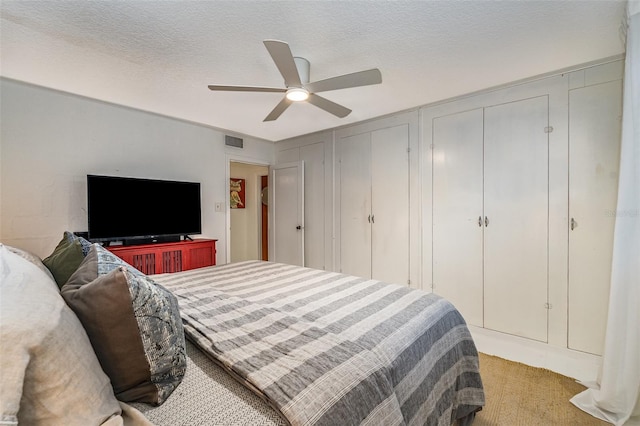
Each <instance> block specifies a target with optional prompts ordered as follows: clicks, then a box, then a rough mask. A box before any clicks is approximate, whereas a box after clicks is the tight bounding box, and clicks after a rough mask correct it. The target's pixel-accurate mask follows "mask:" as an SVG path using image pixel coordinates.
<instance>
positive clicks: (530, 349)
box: [469, 326, 602, 382]
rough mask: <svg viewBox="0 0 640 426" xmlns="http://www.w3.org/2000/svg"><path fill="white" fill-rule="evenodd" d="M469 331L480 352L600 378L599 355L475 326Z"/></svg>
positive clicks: (585, 379) (566, 373)
mask: <svg viewBox="0 0 640 426" xmlns="http://www.w3.org/2000/svg"><path fill="white" fill-rule="evenodd" d="M469 330H470V331H471V335H472V336H473V340H474V341H475V343H476V347H477V348H478V351H479V352H482V353H485V354H487V355H494V356H498V357H500V358H504V359H508V360H511V361H516V362H521V363H523V364H527V365H530V366H532V367H540V368H546V369H547V370H551V371H555V372H556V373H559V374H562V375H564V376H568V377H572V378H574V379H576V380H578V381H580V382H593V381H595V380H596V378H597V377H598V370H599V368H600V363H601V359H602V357H600V356H597V355H593V354H588V353H584V352H579V351H574V350H571V349H566V348H559V347H556V346H551V345H548V344H546V343H541V342H537V341H535V340H529V339H525V338H522V337H518V336H512V335H510V334H505V333H500V332H497V331H493V330H487V329H485V328H480V327H475V326H469Z"/></svg>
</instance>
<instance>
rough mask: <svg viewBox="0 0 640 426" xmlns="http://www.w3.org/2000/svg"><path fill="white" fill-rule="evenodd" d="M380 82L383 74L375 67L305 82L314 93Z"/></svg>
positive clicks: (307, 87) (306, 86)
mask: <svg viewBox="0 0 640 426" xmlns="http://www.w3.org/2000/svg"><path fill="white" fill-rule="evenodd" d="M380 83H382V74H381V73H380V70H379V69H377V68H374V69H371V70H367V71H359V72H354V73H351V74H345V75H341V76H338V77H332V78H327V79H326V80H320V81H315V82H313V83H309V84H305V86H304V87H305V88H306V89H307V90H308V91H310V92H312V93H317V92H326V91H328V90H338V89H347V88H349V87H358V86H369V85H371V84H380Z"/></svg>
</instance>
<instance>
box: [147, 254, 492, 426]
mask: <svg viewBox="0 0 640 426" xmlns="http://www.w3.org/2000/svg"><path fill="white" fill-rule="evenodd" d="M153 278H154V280H156V281H157V282H158V283H160V284H162V285H163V286H165V287H166V288H168V289H169V290H171V291H172V292H173V293H174V294H175V295H176V296H177V298H178V302H179V306H180V310H181V315H182V318H183V322H184V325H185V333H186V334H187V336H188V337H189V338H190V339H191V340H192V341H193V342H194V343H196V344H197V345H198V346H199V347H200V348H201V349H202V350H203V351H204V352H205V353H207V354H208V355H209V356H210V357H211V358H212V359H213V360H214V361H216V362H218V363H219V364H220V365H222V366H223V367H224V368H226V369H227V370H228V371H229V372H230V373H231V374H232V375H234V376H235V377H236V378H238V379H239V380H241V381H242V382H243V383H245V384H246V385H247V386H248V387H249V388H251V389H252V390H254V391H255V392H257V393H258V394H259V395H260V396H262V397H263V398H264V399H266V400H267V401H268V402H269V403H270V404H271V405H273V406H274V407H275V408H276V409H277V410H278V411H279V412H280V413H281V414H282V415H283V416H284V418H285V419H286V420H288V421H289V423H291V424H292V425H312V424H313V425H358V424H369V425H404V424H406V425H412V424H420V425H422V424H426V425H451V424H454V423H456V421H458V422H459V423H461V424H465V423H467V422H469V421H472V420H473V415H474V413H475V412H476V411H477V410H478V409H480V408H481V407H482V406H483V405H484V393H483V389H482V382H481V380H480V374H479V369H478V354H477V351H476V348H475V345H474V343H473V341H472V339H471V335H470V333H469V331H468V329H467V326H466V324H465V322H464V320H463V318H462V317H461V315H460V314H459V313H458V311H457V310H456V309H455V308H454V307H453V306H452V305H451V304H450V303H449V302H448V301H446V300H445V299H443V298H441V297H439V296H436V295H434V294H427V293H424V292H422V291H419V290H413V289H410V288H408V287H404V286H399V285H394V284H387V283H383V282H380V281H376V280H367V279H364V278H358V277H354V276H348V275H343V274H339V273H335V272H327V271H320V270H315V269H309V268H302V267H299V266H292V265H284V264H278V263H271V262H262V261H248V262H240V263H232V264H227V265H222V266H214V267H210V268H202V269H195V270H191V271H185V272H179V273H174V274H163V275H156V276H154V277H153Z"/></svg>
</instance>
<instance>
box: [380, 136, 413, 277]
mask: <svg viewBox="0 0 640 426" xmlns="http://www.w3.org/2000/svg"><path fill="white" fill-rule="evenodd" d="M408 148H409V126H408V125H401V126H394V127H389V128H386V129H381V130H376V131H374V132H371V215H372V223H371V259H372V261H371V268H372V269H371V277H372V278H375V279H377V280H380V281H386V282H391V283H396V284H405V285H406V284H407V281H408V279H409V153H408Z"/></svg>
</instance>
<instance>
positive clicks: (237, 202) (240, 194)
mask: <svg viewBox="0 0 640 426" xmlns="http://www.w3.org/2000/svg"><path fill="white" fill-rule="evenodd" d="M230 181H231V182H230V183H229V189H230V191H231V195H230V197H229V200H230V201H229V207H231V208H232V209H244V206H245V181H244V179H235V178H231V179H230Z"/></svg>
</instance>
